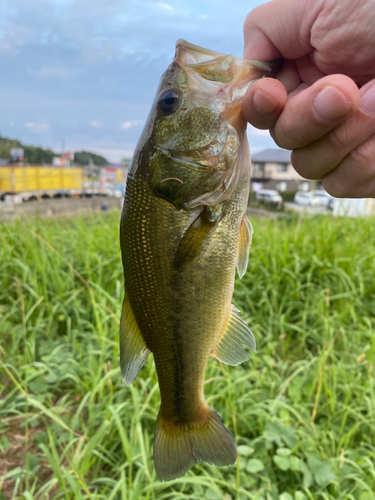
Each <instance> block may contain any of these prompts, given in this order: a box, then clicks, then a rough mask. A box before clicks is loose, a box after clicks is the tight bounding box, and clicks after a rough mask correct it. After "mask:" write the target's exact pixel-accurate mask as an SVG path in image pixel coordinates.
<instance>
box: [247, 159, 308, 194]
mask: <svg viewBox="0 0 375 500" xmlns="http://www.w3.org/2000/svg"><path fill="white" fill-rule="evenodd" d="M290 158H291V151H287V150H286V149H265V150H264V151H260V152H259V153H254V154H253V155H251V161H252V166H253V169H252V175H251V187H252V190H253V191H259V189H277V191H280V192H283V191H309V190H310V189H311V187H312V186H311V182H312V181H309V180H306V179H304V178H303V177H301V176H300V175H299V174H298V173H297V172H296V171H295V170H294V168H293V167H292V162H291V159H290ZM317 187H318V185H317V183H316V181H315V185H314V189H316V188H317Z"/></svg>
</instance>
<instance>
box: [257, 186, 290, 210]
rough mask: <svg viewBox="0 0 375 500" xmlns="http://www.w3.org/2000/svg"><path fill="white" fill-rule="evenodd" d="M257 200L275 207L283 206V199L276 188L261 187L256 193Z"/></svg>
mask: <svg viewBox="0 0 375 500" xmlns="http://www.w3.org/2000/svg"><path fill="white" fill-rule="evenodd" d="M255 200H256V201H258V202H259V203H264V204H265V205H269V206H271V207H273V208H281V207H282V206H283V199H282V197H281V196H280V193H279V192H278V191H276V190H275V189H260V190H259V191H257V192H256V193H255Z"/></svg>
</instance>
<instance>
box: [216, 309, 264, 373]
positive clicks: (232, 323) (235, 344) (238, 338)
mask: <svg viewBox="0 0 375 500" xmlns="http://www.w3.org/2000/svg"><path fill="white" fill-rule="evenodd" d="M243 345H245V346H247V347H248V348H249V349H251V350H252V351H255V350H256V343H255V338H254V335H253V333H252V331H251V330H250V328H249V327H248V326H247V324H246V323H245V321H244V320H243V319H242V318H241V317H240V316H239V315H238V309H236V307H234V306H233V305H232V310H231V312H230V315H229V318H228V322H227V326H226V329H225V331H224V334H223V336H222V337H221V339H220V341H219V343H218V345H217V347H216V349H215V350H214V351H213V353H212V356H214V357H215V358H216V359H218V360H219V361H222V362H223V363H226V364H227V365H231V366H235V365H239V364H240V363H243V362H244V361H247V360H248V359H249V357H248V355H247V353H246V351H245V349H244V348H243V347H242V346H243Z"/></svg>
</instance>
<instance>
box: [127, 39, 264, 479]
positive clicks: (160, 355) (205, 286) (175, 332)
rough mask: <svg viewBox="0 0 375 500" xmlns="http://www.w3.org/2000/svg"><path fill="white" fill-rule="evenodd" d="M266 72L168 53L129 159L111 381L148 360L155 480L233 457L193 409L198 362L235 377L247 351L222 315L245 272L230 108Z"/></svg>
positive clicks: (240, 150)
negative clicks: (155, 399) (153, 379)
mask: <svg viewBox="0 0 375 500" xmlns="http://www.w3.org/2000/svg"><path fill="white" fill-rule="evenodd" d="M271 73H272V68H271V67H270V66H269V65H267V64H265V63H262V62H259V61H246V60H243V59H238V58H236V57H234V56H231V55H225V54H220V53H217V52H213V51H211V50H206V49H203V48H201V47H198V46H195V45H192V44H190V43H188V42H186V41H184V40H179V41H178V42H177V44H176V54H175V58H174V60H173V62H172V64H171V65H170V66H169V67H168V69H167V70H166V72H165V73H164V74H163V76H162V78H161V81H160V84H159V88H158V90H157V92H156V98H155V101H154V103H153V105H152V109H151V112H150V115H149V117H148V119H147V122H146V125H145V128H144V131H143V133H142V136H141V138H140V140H139V143H138V145H137V148H136V151H135V153H134V156H133V159H132V162H131V165H130V169H129V175H128V178H127V186H126V193H125V200H124V207H123V212H122V216H121V228H120V239H121V250H122V261H123V266H124V276H125V299H124V303H123V309H122V315H121V325H120V364H121V373H122V379H123V382H124V383H125V384H127V385H128V384H131V383H132V382H133V381H134V380H135V378H136V377H137V375H138V373H139V371H140V369H141V368H142V366H143V364H144V363H145V361H146V359H147V356H148V354H149V353H150V352H152V353H153V355H154V360H155V365H156V372H157V377H158V382H159V388H160V396H161V406H160V412H159V415H158V418H157V422H156V427H155V440H154V463H155V470H156V474H157V476H158V478H159V479H160V480H164V481H166V480H171V479H174V478H177V477H180V476H182V475H183V474H184V473H185V472H186V471H188V470H189V469H190V468H191V467H192V466H193V465H194V464H195V463H196V462H201V461H204V462H208V463H210V464H215V465H221V466H223V465H231V464H233V463H234V462H235V460H236V457H237V450H236V445H235V443H234V440H233V437H232V436H231V434H230V432H229V431H228V430H227V429H226V427H225V426H224V425H223V423H222V421H221V420H220V417H219V416H218V414H217V413H216V412H215V411H214V410H213V409H211V408H210V407H209V406H208V405H207V403H206V402H205V399H204V394H203V384H204V375H205V370H206V365H207V362H208V358H209V357H210V356H213V357H215V358H217V359H218V360H219V361H221V362H223V363H227V364H229V365H237V364H239V363H242V362H243V361H245V360H247V359H248V356H247V354H246V351H245V350H244V349H243V347H242V346H243V345H245V346H247V347H248V348H249V349H252V350H254V351H255V339H254V336H253V334H252V332H251V331H250V330H249V328H248V326H247V324H246V323H245V322H244V320H243V319H241V317H240V316H239V315H238V310H237V309H236V308H235V307H234V306H233V305H231V298H232V294H233V289H234V278H235V269H236V267H237V271H238V274H239V276H240V277H242V276H243V274H244V273H245V271H246V268H247V263H248V257H249V250H250V245H251V235H252V229H251V225H250V223H249V221H248V219H247V217H246V213H245V212H246V207H247V201H248V194H249V185H250V152H249V147H248V143H247V138H246V122H245V120H244V118H243V117H242V115H241V100H242V97H243V95H244V94H245V92H246V90H247V88H248V87H249V85H250V84H251V82H252V81H254V80H255V79H257V78H259V77H262V76H265V75H271Z"/></svg>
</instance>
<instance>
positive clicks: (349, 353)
mask: <svg viewBox="0 0 375 500" xmlns="http://www.w3.org/2000/svg"><path fill="white" fill-rule="evenodd" d="M118 218H119V214H118V213H112V214H104V215H101V216H93V217H88V218H85V219H79V218H75V219H65V220H58V221H34V222H33V221H28V220H24V221H21V222H17V223H14V224H9V225H6V224H3V225H0V500H4V499H23V500H33V499H54V500H57V499H72V500H73V499H74V500H81V499H82V500H83V499H85V500H86V499H90V500H94V499H95V500H96V499H103V500H138V499H142V500H163V499H173V500H174V499H189V500H193V499H197V500H202V499H208V500H216V499H217V500H219V499H222V500H246V499H253V500H255V499H257V500H307V499H322V500H323V499H324V500H328V499H353V500H375V493H374V492H375V381H374V380H375V379H374V375H375V280H374V275H375V225H374V220H373V219H368V220H345V219H340V220H332V219H331V218H328V217H317V218H310V219H303V218H291V219H283V220H277V221H265V220H264V219H258V220H257V219H255V220H252V222H253V226H254V230H255V233H254V239H253V249H252V251H251V254H250V260H249V266H248V271H247V273H246V275H245V276H244V278H243V279H242V280H241V281H240V280H237V282H236V289H235V293H234V303H235V304H236V305H237V307H238V308H239V309H240V310H241V314H242V316H243V317H244V318H245V319H246V321H247V323H248V324H249V325H250V327H251V329H252V330H253V332H254V334H255V337H256V339H257V344H258V352H257V353H256V354H255V353H252V352H251V353H250V352H249V355H250V360H249V361H248V362H246V363H244V364H243V365H240V366H237V367H228V366H226V365H222V364H220V363H219V362H217V361H216V360H214V359H212V360H210V361H209V365H208V368H207V373H206V384H205V394H206V398H207V401H208V403H209V404H210V405H211V406H212V407H214V408H215V410H216V411H217V412H218V413H219V415H220V416H221V417H222V419H223V421H224V423H225V424H226V425H227V427H228V428H229V429H230V430H231V432H232V433H233V435H234V436H235V439H236V441H237V444H238V450H239V458H238V461H237V463H236V465H234V466H232V467H223V468H216V467H212V466H210V465H207V464H199V465H196V466H195V467H194V468H193V469H192V470H191V471H190V472H189V473H187V474H186V475H185V476H184V477H183V478H181V479H178V480H175V481H172V482H169V483H162V482H160V481H158V480H157V479H156V477H155V472H154V468H153V460H152V443H153V428H154V424H155V419H156V416H157V413H158V407H159V393H158V387H157V382H156V376H155V368H154V363H153V360H152V356H150V358H149V360H148V362H147V363H146V365H145V367H144V368H143V369H142V371H141V373H140V375H139V377H138V378H137V380H136V381H135V383H134V384H133V385H132V386H130V387H125V386H123V385H122V383H121V379H120V373H119V347H118V318H119V316H120V309H121V302H122V298H123V288H124V286H123V278H122V266H121V261H120V252H119V243H118Z"/></svg>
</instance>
